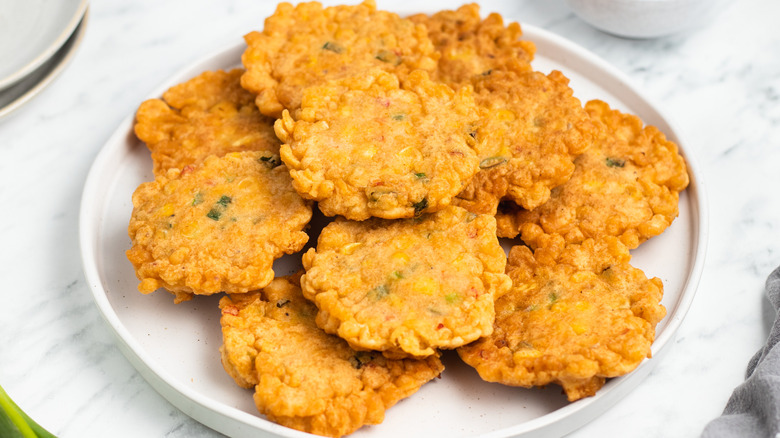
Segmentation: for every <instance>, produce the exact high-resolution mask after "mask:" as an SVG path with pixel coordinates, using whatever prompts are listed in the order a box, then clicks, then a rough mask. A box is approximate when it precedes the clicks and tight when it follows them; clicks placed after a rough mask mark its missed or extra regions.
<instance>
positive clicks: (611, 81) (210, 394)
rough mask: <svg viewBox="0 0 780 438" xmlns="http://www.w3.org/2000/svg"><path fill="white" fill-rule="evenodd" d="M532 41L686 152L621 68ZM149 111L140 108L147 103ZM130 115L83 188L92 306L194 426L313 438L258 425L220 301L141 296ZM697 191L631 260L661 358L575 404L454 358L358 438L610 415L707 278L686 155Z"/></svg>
mask: <svg viewBox="0 0 780 438" xmlns="http://www.w3.org/2000/svg"><path fill="white" fill-rule="evenodd" d="M524 32H525V36H524V37H525V38H527V39H529V40H532V41H534V42H535V43H536V44H537V48H538V52H537V59H536V60H535V61H534V64H535V67H536V69H537V70H541V71H548V70H549V69H551V68H558V69H561V70H562V71H563V72H564V73H565V74H567V76H569V77H570V78H571V86H572V88H573V89H574V90H575V94H576V95H577V96H578V97H579V98H580V99H582V100H583V101H584V100H587V99H591V98H596V97H598V98H601V99H603V100H605V101H607V102H609V103H610V104H612V105H613V106H614V107H617V108H621V109H623V110H625V111H630V112H632V113H634V114H638V115H639V116H640V117H642V118H643V119H644V120H645V121H646V122H648V123H651V124H654V125H656V126H658V127H659V128H660V129H661V130H662V131H664V132H665V133H666V134H667V135H668V137H669V138H671V139H672V140H674V141H676V142H677V143H678V144H680V145H681V148H682V150H683V153H685V149H684V148H685V142H684V140H683V139H681V138H680V137H679V135H678V134H677V131H676V130H675V129H674V128H673V127H672V126H671V125H670V124H669V122H668V121H667V120H666V119H665V118H664V117H663V116H662V115H661V114H660V113H659V112H658V110H657V109H656V108H655V107H654V106H653V105H651V104H650V103H649V102H648V101H647V100H646V99H645V98H643V97H642V96H641V94H640V93H638V92H637V91H636V90H635V89H634V88H632V87H631V85H629V83H628V82H627V81H626V79H625V78H624V77H623V76H622V75H621V74H620V73H619V72H617V71H616V70H615V69H614V68H612V67H610V66H609V65H607V64H606V63H605V62H604V61H602V60H600V59H598V58H596V57H595V56H594V55H592V54H590V53H588V52H586V51H585V50H583V49H581V48H579V47H577V46H575V45H574V44H572V43H570V42H568V41H566V40H563V39H561V38H560V37H556V36H554V35H552V34H550V33H548V32H545V31H543V30H540V29H536V28H533V27H531V26H526V27H524ZM243 48H244V44H243V43H241V42H237V44H236V45H235V46H234V47H231V48H228V49H226V50H225V51H222V52H219V53H217V54H216V55H213V56H209V57H207V58H205V59H204V60H202V61H200V62H198V63H196V64H194V65H193V66H191V67H190V68H187V69H185V70H183V71H182V72H180V74H177V75H176V76H175V77H173V78H170V80H169V81H167V82H166V83H165V84H163V85H162V86H161V87H160V88H159V89H158V90H156V91H155V92H153V93H151V95H150V97H156V96H159V95H161V94H162V92H163V91H164V90H165V89H167V88H168V87H170V86H172V85H174V84H176V83H179V82H182V81H184V80H186V79H189V78H190V77H193V76H195V75H197V74H199V73H201V72H202V71H205V70H213V69H219V68H229V67H232V66H236V65H238V63H239V59H240V55H241V52H242V51H243ZM139 102H140V98H139ZM132 121H133V116H132V115H129V116H128V118H127V119H126V120H125V121H124V122H123V123H122V124H121V125H120V126H119V127H118V129H117V130H116V132H115V134H114V135H113V136H112V137H111V138H110V139H109V140H108V142H107V143H106V145H105V146H104V148H103V150H102V151H101V152H100V154H99V156H98V157H97V159H96V160H95V162H94V164H93V166H92V169H91V171H90V174H89V177H88V179H87V182H86V186H85V188H84V194H83V198H82V205H81V217H80V234H81V235H80V241H81V250H82V257H83V262H84V270H85V274H86V278H87V281H88V283H89V285H90V287H91V288H92V292H93V294H94V299H95V302H96V303H97V306H98V308H99V309H100V312H101V313H102V314H103V316H104V317H105V320H106V322H107V324H108V326H109V327H110V328H111V329H112V330H113V331H114V333H115V334H116V336H117V339H118V345H119V347H120V349H121V350H122V351H123V353H124V354H125V355H126V356H127V358H128V359H129V360H130V362H131V363H133V365H134V366H135V367H136V368H137V369H138V371H139V372H140V373H141V374H142V375H143V376H144V377H145V378H146V379H147V381H148V382H149V383H150V384H151V385H152V386H153V387H154V388H155V389H156V390H157V391H158V392H160V393H161V394H162V395H163V396H164V397H166V398H167V399H168V400H169V401H170V402H171V403H173V404H174V405H176V406H177V407H179V408H180V409H181V410H182V411H184V412H185V413H187V414H188V415H190V416H192V417H193V418H195V419H196V420H198V421H200V422H202V423H204V424H206V425H207V426H209V427H212V428H213V429H216V430H218V431H220V432H222V433H225V434H227V435H229V436H232V437H242V436H246V437H248V436H255V437H257V436H284V437H303V436H309V435H308V434H304V433H301V432H298V431H294V430H291V429H287V428H284V427H281V426H278V425H276V424H273V423H271V422H269V421H267V420H265V419H264V418H262V417H260V416H259V415H258V414H257V411H256V409H255V406H254V404H253V403H252V393H251V391H248V390H244V389H241V388H239V387H237V386H236V385H235V384H234V383H233V381H232V379H231V378H230V377H229V376H228V375H227V374H226V373H225V372H224V370H223V369H222V365H221V364H220V359H219V353H218V348H219V346H220V345H221V332H220V327H219V317H220V312H219V309H218V307H217V302H218V300H219V297H196V298H195V299H193V300H192V301H189V302H185V303H182V304H179V305H174V304H173V296H172V295H170V294H168V293H167V292H163V291H158V292H156V293H154V294H152V295H141V294H140V293H138V292H137V290H136V286H137V284H138V281H137V280H136V278H135V275H134V273H133V268H132V266H131V264H130V262H128V261H127V259H126V258H125V254H124V252H125V250H126V249H128V248H129V247H130V241H129V239H128V237H127V224H128V220H129V218H130V213H131V211H132V203H131V194H132V192H133V190H134V189H135V188H136V187H137V186H138V185H139V184H140V183H141V182H143V181H147V180H151V179H152V178H153V177H152V170H151V169H152V164H151V159H150V157H149V152H148V151H147V149H146V147H145V146H144V145H143V144H142V143H141V142H140V141H138V140H137V139H136V138H135V137H134V135H133V133H132ZM686 158H687V159H688V163H689V166H690V167H689V169H690V172H691V177H692V178H691V185H690V187H689V188H688V189H687V191H686V192H684V193H683V194H682V196H681V199H680V216H679V218H678V219H677V220H676V221H675V223H674V224H673V225H672V227H671V228H669V229H668V230H667V231H666V232H665V233H664V234H663V235H661V236H659V237H656V238H654V239H652V240H650V241H649V242H647V243H645V244H643V245H642V246H641V247H640V248H639V249H638V250H636V251H634V259H633V263H634V264H635V265H636V266H638V267H640V268H642V269H644V270H645V272H646V273H647V274H648V275H649V276H657V277H660V278H661V279H662V280H663V282H664V285H665V288H666V294H665V296H664V299H663V304H664V305H665V306H666V308H667V310H668V315H667V317H666V318H665V319H664V320H663V321H662V322H661V324H659V326H658V331H657V339H656V341H655V343H654V344H653V359H650V360H646V361H644V362H643V363H642V364H641V365H640V366H639V367H638V368H637V369H636V370H635V371H634V372H632V373H630V374H628V375H626V376H623V377H620V378H616V379H612V380H610V381H609V382H608V383H607V384H606V385H605V386H604V388H603V389H602V390H601V391H599V392H598V393H597V395H596V396H594V397H590V398H586V399H583V400H580V401H577V402H575V403H568V402H567V401H566V399H565V397H564V396H563V395H562V394H561V390H560V388H559V387H558V386H556V385H550V386H549V387H547V388H545V389H522V388H511V387H506V386H502V385H498V384H491V383H486V382H483V381H482V380H480V378H479V377H478V375H477V374H476V372H475V371H474V370H473V369H471V368H470V367H468V366H466V365H464V364H462V363H461V362H460V361H459V359H458V358H457V355H455V354H454V353H452V352H448V353H446V354H445V355H444V357H443V358H444V362H445V366H446V367H447V368H446V370H445V371H444V373H443V375H442V378H441V379H436V380H434V381H433V382H431V383H429V384H427V385H425V386H424V387H423V388H422V389H421V390H420V391H419V392H417V393H416V394H414V395H413V396H412V397H410V398H408V399H406V400H402V401H401V402H400V403H399V404H398V405H396V406H395V407H393V408H392V409H390V410H389V411H388V412H387V416H386V418H385V421H384V423H382V424H381V425H377V426H371V427H364V428H363V429H361V430H359V431H358V432H356V433H355V434H354V436H356V437H361V436H370V437H398V436H447V437H459V436H481V437H507V436H524V437H531V436H545V437H551V436H560V435H563V434H566V433H568V432H570V431H572V430H574V429H576V428H577V427H579V426H581V425H583V424H584V423H586V422H587V421H589V420H591V419H593V418H594V417H595V416H597V415H599V414H600V413H602V412H604V411H605V410H607V409H608V408H609V407H610V406H612V405H613V404H614V403H615V402H617V401H618V400H619V399H620V398H621V397H622V396H623V395H625V394H626V393H627V392H628V391H630V390H631V389H632V388H634V387H635V386H636V385H637V384H638V383H639V382H640V381H641V380H642V379H643V378H644V377H645V376H646V375H647V374H648V373H649V372H650V369H651V368H652V367H653V366H654V365H655V364H656V363H657V362H658V361H659V360H660V359H661V358H662V353H663V351H664V349H665V348H666V347H667V346H668V345H670V344H671V343H672V342H671V341H672V339H673V338H674V333H675V331H676V330H677V328H678V327H679V325H680V323H681V321H682V319H683V317H684V316H685V313H686V311H687V310H688V307H689V306H690V304H691V300H692V299H693V295H694V293H695V290H696V286H697V283H698V281H699V277H700V275H701V271H702V266H703V262H704V251H705V242H706V230H707V225H706V207H705V200H704V196H703V193H702V186H701V181H700V179H699V177H698V175H699V172H698V171H697V168H696V165H695V163H694V161H693V159H692V157H691V156H690V155H687V154H686ZM297 264H298V261H297V260H296V259H295V258H294V257H292V256H288V258H286V259H283V261H281V262H279V263H277V264H276V267H277V268H279V269H277V271H276V272H277V274H278V275H286V274H288V273H291V272H292V271H294V270H295V269H296V268H295V266H297Z"/></svg>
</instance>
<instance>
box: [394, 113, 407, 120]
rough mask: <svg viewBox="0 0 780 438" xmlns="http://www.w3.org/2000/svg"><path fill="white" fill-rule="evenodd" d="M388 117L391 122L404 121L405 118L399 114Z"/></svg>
mask: <svg viewBox="0 0 780 438" xmlns="http://www.w3.org/2000/svg"><path fill="white" fill-rule="evenodd" d="M390 117H391V118H392V119H393V120H403V119H405V118H406V115H405V114H400V113H399V114H393V115H392V116H390Z"/></svg>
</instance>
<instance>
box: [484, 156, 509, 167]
mask: <svg viewBox="0 0 780 438" xmlns="http://www.w3.org/2000/svg"><path fill="white" fill-rule="evenodd" d="M506 162H507V159H506V158H505V157H488V158H485V159H484V160H482V161H480V162H479V168H480V169H490V168H491V167H496V166H499V165H501V164H504V163H506Z"/></svg>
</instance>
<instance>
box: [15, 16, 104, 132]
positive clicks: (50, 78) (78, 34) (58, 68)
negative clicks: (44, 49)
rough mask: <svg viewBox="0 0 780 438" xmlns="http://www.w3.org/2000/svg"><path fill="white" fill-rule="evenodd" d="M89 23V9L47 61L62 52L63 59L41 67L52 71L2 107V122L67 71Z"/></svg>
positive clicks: (32, 73)
mask: <svg viewBox="0 0 780 438" xmlns="http://www.w3.org/2000/svg"><path fill="white" fill-rule="evenodd" d="M88 23H89V7H87V9H86V10H85V11H84V14H83V15H82V16H81V19H80V21H79V22H78V25H77V26H76V29H74V30H73V33H72V34H71V35H70V36H69V38H68V39H67V40H66V41H65V43H64V44H63V45H62V46H61V47H60V48H59V49H58V51H57V52H56V53H54V55H52V56H51V57H49V59H47V60H46V61H50V60H52V59H54V58H55V57H57V56H59V55H60V51H63V52H62V54H63V56H62V58H61V59H59V60H58V61H57V62H56V63H55V64H52V65H51V66H48V65H47V64H46V63H44V64H43V65H42V66H40V68H41V69H43V68H45V67H51V69H50V70H48V71H47V72H46V74H45V75H43V77H41V79H40V80H38V82H36V83H35V84H33V85H32V86H31V87H30V88H29V89H27V90H25V91H24V93H22V94H20V95H19V96H17V97H16V98H15V99H14V100H12V101H10V102H8V103H7V104H5V105H3V106H0V120H1V119H3V118H4V117H6V116H9V115H11V114H12V113H14V112H15V111H16V110H18V109H19V108H21V107H22V106H24V105H25V104H26V103H28V102H30V101H31V100H32V99H33V98H34V97H36V96H38V95H39V94H41V92H42V91H43V90H44V89H46V88H47V87H48V86H49V85H50V84H51V83H52V82H54V79H56V78H57V77H58V76H59V75H60V74H61V73H62V72H63V71H64V70H65V67H67V66H68V65H69V64H70V63H71V61H72V60H73V58H74V57H75V55H76V52H77V51H78V48H79V47H81V44H82V42H83V41H84V35H86V33H87V24H88ZM71 41H72V43H71ZM36 73H37V72H31V73H30V75H34V74H36ZM26 77H27V76H25V78H26ZM22 80H24V78H22ZM20 82H21V80H20ZM14 85H16V84H14ZM12 89H13V86H11V87H8V88H5V89H3V90H0V94H2V93H5V92H8V91H11V90H12Z"/></svg>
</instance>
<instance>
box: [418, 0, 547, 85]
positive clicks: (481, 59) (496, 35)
mask: <svg viewBox="0 0 780 438" xmlns="http://www.w3.org/2000/svg"><path fill="white" fill-rule="evenodd" d="M409 19H410V20H412V21H413V22H415V23H420V24H424V25H425V26H426V27H427V28H428V37H430V39H431V41H432V42H433V45H434V47H435V48H436V51H437V52H439V53H440V57H439V63H438V66H437V69H436V73H435V76H434V77H435V78H436V79H438V80H440V81H443V82H445V83H446V84H448V85H450V86H452V87H453V88H460V87H462V86H465V85H469V84H471V81H472V78H474V77H475V76H479V75H482V74H486V73H488V72H490V71H492V70H496V69H503V68H506V67H507V66H510V65H511V66H512V68H515V69H519V70H531V60H533V57H534V53H535V52H536V46H535V45H534V43H532V42H531V41H527V40H522V39H520V38H521V37H522V35H523V31H522V29H521V28H520V25H519V24H518V23H509V24H508V25H504V20H503V18H501V15H499V14H496V13H492V14H490V15H488V16H487V17H486V18H485V19H484V20H483V19H482V18H481V17H480V15H479V5H478V4H476V3H471V4H467V5H463V6H461V7H460V8H458V9H456V10H444V11H439V12H437V13H435V14H432V15H430V16H429V15H425V14H418V15H413V16H411V17H409Z"/></svg>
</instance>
